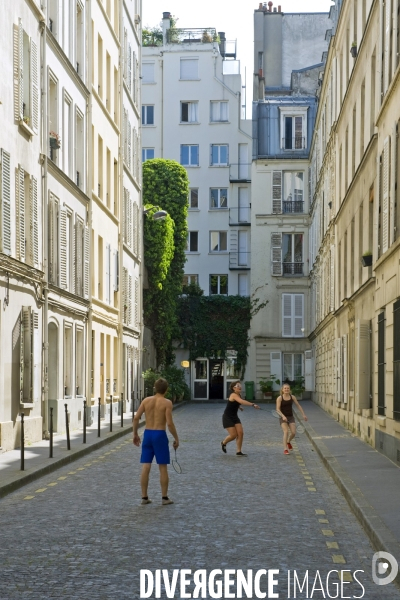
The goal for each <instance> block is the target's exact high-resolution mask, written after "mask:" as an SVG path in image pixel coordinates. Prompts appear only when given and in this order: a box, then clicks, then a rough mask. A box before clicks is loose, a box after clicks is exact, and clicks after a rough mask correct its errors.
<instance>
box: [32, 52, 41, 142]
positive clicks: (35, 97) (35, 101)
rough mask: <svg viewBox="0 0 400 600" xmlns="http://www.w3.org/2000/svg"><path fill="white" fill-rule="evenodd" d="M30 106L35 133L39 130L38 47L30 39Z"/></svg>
mask: <svg viewBox="0 0 400 600" xmlns="http://www.w3.org/2000/svg"><path fill="white" fill-rule="evenodd" d="M31 85H32V91H31V107H32V114H31V115H30V116H31V118H32V129H33V131H34V132H35V133H38V131H39V76H38V48H37V44H36V43H35V42H34V41H33V40H31Z"/></svg>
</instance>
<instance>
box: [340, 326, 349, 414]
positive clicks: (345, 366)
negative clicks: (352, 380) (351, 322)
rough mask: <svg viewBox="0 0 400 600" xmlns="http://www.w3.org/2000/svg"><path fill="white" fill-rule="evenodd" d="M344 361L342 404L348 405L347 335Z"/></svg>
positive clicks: (344, 342) (344, 343)
mask: <svg viewBox="0 0 400 600" xmlns="http://www.w3.org/2000/svg"><path fill="white" fill-rule="evenodd" d="M342 360H343V386H342V394H341V396H342V402H344V404H347V394H348V391H347V335H344V336H343V337H342Z"/></svg>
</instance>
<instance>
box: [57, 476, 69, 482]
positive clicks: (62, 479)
mask: <svg viewBox="0 0 400 600" xmlns="http://www.w3.org/2000/svg"><path fill="white" fill-rule="evenodd" d="M58 479H59V481H64V479H67V477H66V476H65V477H64V476H63V477H59V478H58Z"/></svg>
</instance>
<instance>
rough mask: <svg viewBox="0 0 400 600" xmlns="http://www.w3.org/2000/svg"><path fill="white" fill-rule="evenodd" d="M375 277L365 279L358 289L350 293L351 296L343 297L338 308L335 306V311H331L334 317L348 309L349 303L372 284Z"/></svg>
mask: <svg viewBox="0 0 400 600" xmlns="http://www.w3.org/2000/svg"><path fill="white" fill-rule="evenodd" d="M375 279H376V278H375V277H374V276H372V277H370V278H369V279H367V281H365V282H364V283H363V284H362V286H361V287H359V288H358V290H356V291H355V292H354V294H352V295H351V296H349V297H348V298H343V300H342V305H341V306H339V308H337V309H336V310H335V312H334V313H333V314H334V316H335V317H338V316H340V315H341V314H342V313H343V311H345V310H348V309H349V305H350V304H351V303H352V302H354V300H356V298H357V297H358V296H360V295H361V294H362V293H363V292H364V291H365V290H366V289H367V288H368V287H370V286H371V285H372V284H374V283H375Z"/></svg>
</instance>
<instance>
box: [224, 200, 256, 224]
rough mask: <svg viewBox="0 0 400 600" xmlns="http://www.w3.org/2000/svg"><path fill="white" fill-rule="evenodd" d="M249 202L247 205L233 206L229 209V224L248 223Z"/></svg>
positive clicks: (249, 222) (249, 214) (249, 215)
mask: <svg viewBox="0 0 400 600" xmlns="http://www.w3.org/2000/svg"><path fill="white" fill-rule="evenodd" d="M250 209H251V204H248V205H247V206H233V207H231V208H230V209H229V225H250V224H251V220H250V219H251V211H250Z"/></svg>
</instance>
